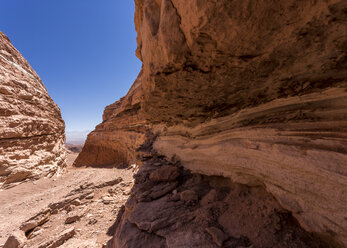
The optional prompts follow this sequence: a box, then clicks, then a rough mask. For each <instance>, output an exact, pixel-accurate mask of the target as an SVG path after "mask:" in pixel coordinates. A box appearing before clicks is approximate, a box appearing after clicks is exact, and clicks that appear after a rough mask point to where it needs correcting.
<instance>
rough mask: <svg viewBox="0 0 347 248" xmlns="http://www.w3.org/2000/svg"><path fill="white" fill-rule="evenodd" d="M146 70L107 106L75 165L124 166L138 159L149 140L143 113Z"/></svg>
mask: <svg viewBox="0 0 347 248" xmlns="http://www.w3.org/2000/svg"><path fill="white" fill-rule="evenodd" d="M141 76H142V73H140V74H139V76H138V78H137V79H136V81H135V82H134V84H133V86H132V87H131V89H130V90H129V92H128V94H127V95H126V96H125V97H123V98H122V99H120V100H119V101H117V102H115V103H113V104H111V105H109V106H107V107H106V108H105V111H104V114H103V122H102V123H101V124H99V125H98V126H96V128H95V130H94V131H93V132H91V133H90V134H89V135H88V137H87V140H86V142H85V144H84V146H83V149H82V151H81V153H80V154H79V155H78V157H77V159H76V160H75V162H74V166H76V167H81V166H97V167H100V166H106V167H107V166H122V165H126V164H131V163H135V162H136V154H135V150H136V148H137V147H139V146H140V145H141V144H142V143H143V142H144V141H145V132H146V130H147V129H148V123H147V122H146V121H145V120H144V119H143V115H142V114H141V112H140V110H141V102H140V101H141V97H142V87H141V84H142V79H141Z"/></svg>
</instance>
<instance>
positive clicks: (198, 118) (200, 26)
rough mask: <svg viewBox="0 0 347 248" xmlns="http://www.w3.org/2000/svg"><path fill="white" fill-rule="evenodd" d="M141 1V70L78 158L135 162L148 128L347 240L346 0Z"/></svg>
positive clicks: (165, 150)
mask: <svg viewBox="0 0 347 248" xmlns="http://www.w3.org/2000/svg"><path fill="white" fill-rule="evenodd" d="M135 4H136V12H135V25H136V31H137V33H138V37H137V43H138V48H137V50H136V55H137V57H138V58H139V59H141V60H142V62H143V68H142V72H141V73H140V74H139V78H138V79H137V80H136V82H135V84H134V86H133V87H132V89H131V90H130V91H129V93H128V95H127V96H126V97H125V98H124V99H122V100H121V101H120V102H117V103H115V104H113V105H111V106H109V107H107V108H106V110H105V114H104V122H103V123H102V124H100V125H99V126H98V127H97V128H96V130H95V131H94V132H93V133H91V134H90V135H89V136H88V139H87V143H86V146H85V148H84V151H83V152H82V154H81V155H80V156H81V157H82V156H85V157H87V156H89V157H88V159H89V160H90V161H94V164H106V162H104V161H102V162H99V161H100V160H102V158H100V157H103V154H111V155H110V156H112V158H110V159H109V160H108V161H107V164H108V163H117V161H122V162H124V161H130V160H134V158H135V157H136V155H135V154H136V153H135V150H134V148H136V147H137V146H138V144H139V143H140V141H142V140H144V136H143V135H144V132H145V130H146V129H148V128H150V129H151V130H152V131H153V132H155V133H156V134H157V135H158V138H157V140H156V141H155V143H154V148H155V150H156V151H157V152H159V153H161V154H163V155H166V156H167V157H168V158H174V160H180V161H181V163H182V165H183V166H184V167H185V168H187V169H189V170H190V171H192V172H193V173H200V174H204V175H210V176H223V177H227V178H230V179H231V180H232V181H234V182H236V183H241V184H245V185H249V186H262V187H264V188H266V190H267V191H268V192H269V193H271V194H272V195H273V196H274V197H275V198H276V200H277V201H278V202H279V203H280V204H281V206H282V207H283V208H284V209H287V210H289V211H290V212H291V213H292V214H293V216H295V218H296V219H297V220H298V221H299V223H300V224H301V226H302V227H304V228H305V229H306V230H307V231H310V232H314V233H318V234H320V235H322V236H325V237H329V238H331V239H334V240H335V241H336V242H338V243H339V244H342V245H343V244H344V245H347V220H346V213H347V208H346V206H347V200H346V199H347V4H346V2H345V1H341V0H328V1H323V0H317V1H295V0H289V1H254V0H247V1H243V0H236V1H228V0H221V1H215V0H209V1H206V0H191V1H182V0H135ZM135 88H136V89H135ZM134 92H137V93H138V94H137V96H136V97H135V99H136V100H135V102H134V100H133V99H132V96H133V94H134ZM125 105H126V106H128V107H125ZM133 127H135V128H133ZM140 127H141V128H140ZM123 141H125V142H123ZM88 151H93V154H89V155H86V153H87V152H88ZM108 151H111V153H109V152H108ZM83 154H84V155H83ZM107 156H109V155H106V157H107ZM86 160H87V159H86ZM81 165H83V164H81ZM126 211H128V212H129V211H130V212H131V211H132V210H131V209H130V210H129V209H128V210H126ZM128 214H129V213H128ZM125 216H127V214H126V215H125ZM124 218H125V217H124ZM129 221H130V219H129ZM124 222H125V221H124ZM134 223H135V222H134ZM134 223H133V224H134ZM137 228H139V229H141V227H140V226H137ZM141 230H142V231H144V230H145V229H141ZM118 234H119V233H118ZM118 234H116V235H115V239H117V237H119V235H118ZM117 235H118V236H117ZM115 246H116V245H115ZM116 247H117V246H116Z"/></svg>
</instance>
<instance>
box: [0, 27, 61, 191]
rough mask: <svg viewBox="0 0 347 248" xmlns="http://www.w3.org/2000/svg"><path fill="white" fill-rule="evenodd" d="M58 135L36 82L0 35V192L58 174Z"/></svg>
mask: <svg viewBox="0 0 347 248" xmlns="http://www.w3.org/2000/svg"><path fill="white" fill-rule="evenodd" d="M64 132H65V124H64V121H63V120H62V118H61V114H60V110H59V108H58V106H57V105H56V104H55V103H54V102H53V100H52V99H51V97H50V96H49V95H48V93H47V89H46V88H45V86H44V85H43V83H42V82H41V79H40V78H39V76H38V75H37V74H36V72H35V71H34V70H33V69H32V68H31V67H30V65H29V64H28V62H27V61H26V60H25V59H24V58H23V57H22V55H21V54H20V53H19V52H18V51H17V50H16V49H15V48H14V47H13V46H12V44H11V42H10V40H9V39H8V38H7V37H6V36H5V35H4V34H3V33H2V32H0V188H7V187H11V186H13V185H15V184H16V183H18V182H21V181H23V180H26V179H38V178H40V177H42V176H52V175H54V174H59V173H61V172H62V170H63V169H64V167H65V166H66V161H65V146H64V143H65V134H64Z"/></svg>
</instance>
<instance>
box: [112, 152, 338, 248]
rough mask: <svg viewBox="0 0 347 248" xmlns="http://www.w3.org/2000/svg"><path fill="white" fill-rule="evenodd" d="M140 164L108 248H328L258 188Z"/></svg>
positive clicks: (159, 163)
mask: <svg viewBox="0 0 347 248" xmlns="http://www.w3.org/2000/svg"><path fill="white" fill-rule="evenodd" d="M143 160H144V164H143V166H142V167H141V169H140V170H139V172H138V173H137V174H136V175H135V186H134V187H133V189H132V191H131V196H130V198H129V199H128V201H127V203H126V204H125V208H124V211H123V212H121V213H119V215H118V223H117V222H116V227H117V228H116V230H115V235H114V238H113V239H112V240H111V241H110V242H109V243H108V247H112V248H113V247H117V248H118V247H129V248H130V247H134V248H135V247H139V246H141V247H160V248H164V247H206V248H207V247H211V248H214V247H216V248H217V247H226V248H234V247H278V248H280V247H283V248H287V247H293V248H294V247H297V248H299V247H300V248H303V247H307V248H309V247H310V248H314V247H315V248H319V247H321V248H323V247H324V248H329V247H333V245H332V244H329V243H328V242H329V241H328V242H324V241H322V240H319V239H317V237H314V236H312V235H311V234H309V233H307V232H305V231H304V230H303V229H302V228H300V227H299V225H298V224H297V222H296V221H295V220H294V218H293V217H292V216H291V215H290V213H289V212H288V211H286V210H284V209H283V208H282V207H281V206H280V205H279V204H278V202H277V201H276V200H275V199H274V198H273V197H272V196H271V195H270V194H269V193H267V192H266V191H265V190H264V188H262V187H247V186H244V185H241V184H235V183H232V182H231V180H230V179H228V178H224V177H219V176H212V177H208V176H203V175H200V174H191V173H190V172H189V171H188V170H186V169H184V168H183V167H182V166H181V165H180V163H179V162H170V161H167V160H166V159H165V157H163V156H160V155H159V156H158V154H146V155H145V156H143ZM139 244H140V245H139Z"/></svg>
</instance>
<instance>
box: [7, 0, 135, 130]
mask: <svg viewBox="0 0 347 248" xmlns="http://www.w3.org/2000/svg"><path fill="white" fill-rule="evenodd" d="M134 8H135V7H134V1H133V0H1V8H0V30H1V31H3V32H4V33H5V34H6V35H7V36H8V37H9V38H10V39H11V41H12V43H13V45H14V46H15V47H16V48H17V49H18V50H19V51H20V52H21V53H22V55H23V56H24V57H25V58H26V59H27V60H28V61H29V63H30V65H31V66H32V67H33V68H34V70H35V71H36V72H37V73H38V74H39V76H40V77H41V79H42V81H43V83H44V84H45V85H46V87H47V89H48V93H49V94H50V95H51V97H52V98H53V100H54V101H55V102H56V103H57V104H58V105H59V107H60V109H61V112H62V115H63V119H64V120H65V123H66V131H67V132H70V131H83V130H92V129H94V127H95V125H97V124H98V123H100V122H101V121H102V113H103V109H104V107H105V106H106V105H108V104H111V103H113V102H115V101H116V100H118V99H119V98H120V97H122V96H124V95H125V94H126V93H127V91H128V89H129V88H130V86H131V85H132V83H133V81H134V80H135V79H136V76H137V74H138V73H139V71H140V68H141V61H139V60H138V59H137V58H136V57H135V49H136V33H135V27H134Z"/></svg>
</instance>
